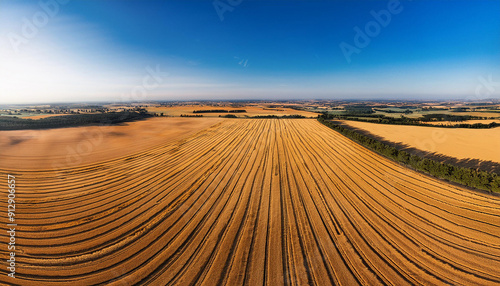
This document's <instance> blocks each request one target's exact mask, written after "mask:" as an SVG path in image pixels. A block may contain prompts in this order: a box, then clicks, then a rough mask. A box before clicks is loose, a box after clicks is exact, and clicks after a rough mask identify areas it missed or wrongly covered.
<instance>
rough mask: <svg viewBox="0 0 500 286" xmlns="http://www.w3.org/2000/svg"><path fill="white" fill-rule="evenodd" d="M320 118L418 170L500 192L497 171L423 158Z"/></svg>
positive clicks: (368, 145)
mask: <svg viewBox="0 0 500 286" xmlns="http://www.w3.org/2000/svg"><path fill="white" fill-rule="evenodd" d="M318 120H319V122H321V123H323V124H324V125H326V126H328V127H330V128H332V129H333V130H336V131H338V132H340V133H341V134H343V135H345V136H346V137H348V138H351V139H352V140H354V141H356V142H358V143H360V144H362V145H364V146H366V147H368V148H370V149H372V150H373V151H375V152H377V153H380V154H382V155H384V156H386V157H389V158H391V159H392V160H394V161H396V162H399V163H402V164H404V165H406V166H409V167H412V168H414V169H416V170H419V171H422V172H425V173H427V174H430V175H432V176H435V177H438V178H441V179H446V180H448V181H451V182H455V183H459V184H462V185H465V186H468V187H472V188H476V189H481V190H486V191H489V192H500V176H499V175H497V174H496V173H489V172H484V171H478V170H475V169H471V168H464V167H459V166H455V165H451V164H447V163H441V162H438V161H435V160H432V159H428V158H423V157H420V156H417V155H414V154H410V153H408V152H406V151H403V150H399V149H397V148H396V147H393V146H390V145H388V144H385V143H383V142H380V141H378V140H375V139H373V138H370V137H368V136H366V135H364V134H361V133H358V132H356V131H354V130H350V129H347V128H344V127H342V126H340V125H338V124H335V123H332V122H330V121H327V120H326V119H325V118H324V117H320V118H318Z"/></svg>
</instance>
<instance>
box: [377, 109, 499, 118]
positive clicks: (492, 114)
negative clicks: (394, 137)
mask: <svg viewBox="0 0 500 286" xmlns="http://www.w3.org/2000/svg"><path fill="white" fill-rule="evenodd" d="M374 114H380V115H385V116H389V117H401V114H403V113H386V112H381V111H376V112H375V113H374ZM425 114H450V115H461V116H464V115H469V116H480V117H495V118H497V117H498V118H500V113H498V112H480V111H474V112H451V111H449V110H432V111H414V112H413V113H410V114H403V115H404V116H406V117H410V118H418V117H421V116H423V115H425Z"/></svg>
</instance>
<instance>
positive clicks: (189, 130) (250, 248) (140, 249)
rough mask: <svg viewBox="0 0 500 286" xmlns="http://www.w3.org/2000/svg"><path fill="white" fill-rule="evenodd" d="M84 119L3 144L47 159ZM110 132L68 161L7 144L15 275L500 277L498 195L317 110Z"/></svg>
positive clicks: (129, 281) (214, 281)
mask: <svg viewBox="0 0 500 286" xmlns="http://www.w3.org/2000/svg"><path fill="white" fill-rule="evenodd" d="M377 126H378V125H377ZM388 127H389V128H395V127H397V126H388ZM85 128H86V127H82V128H77V129H72V130H70V129H58V131H60V130H61V131H63V132H68V133H67V134H65V133H63V132H61V133H50V132H49V131H51V130H42V131H39V132H40V133H39V134H29V133H28V134H25V133H20V134H18V136H21V135H23V134H24V135H25V136H35V137H36V138H40V139H34V138H24V139H25V140H27V141H22V142H17V143H16V142H15V139H16V137H15V136H10V137H9V138H11V140H12V139H13V140H14V141H7V143H9V142H10V144H7V145H8V146H10V147H11V148H14V147H15V146H19V147H22V148H24V149H23V150H29V148H39V149H38V151H37V152H38V153H37V154H38V156H43V155H45V156H47V157H49V158H48V160H51V159H50V158H51V156H53V155H56V154H63V153H64V151H59V150H58V151H50V150H51V148H52V149H54V148H55V149H61V150H64V149H65V148H66V146H68V144H69V145H70V146H72V145H73V144H76V142H78V140H80V141H81V140H82V139H84V138H86V137H85V132H86V131H85V130H86V129H85ZM411 128H414V127H411ZM430 129H432V128H430ZM172 130H176V131H175V132H174V131H172ZM440 130H441V129H440ZM89 131H90V130H89ZM7 132H16V131H7ZM47 132H48V133H47ZM103 132H108V133H105V134H106V136H105V138H108V139H104V140H110V141H104V142H106V144H102V145H107V146H103V147H100V148H101V149H99V152H98V154H99V156H104V157H92V164H89V165H85V166H76V167H69V168H67V169H65V170H63V172H62V173H61V172H58V171H56V170H51V169H47V170H39V169H36V168H35V169H36V170H31V171H28V170H23V171H16V170H14V169H16V168H14V167H15V166H20V165H25V166H29V165H30V164H32V163H31V162H33V161H32V158H31V157H30V156H21V157H18V158H17V163H16V161H11V162H7V163H6V162H5V161H4V160H3V159H2V165H1V166H0V177H2V178H7V174H12V175H15V176H16V196H17V195H18V196H19V200H18V201H16V203H17V207H16V222H17V223H18V224H19V227H18V230H17V232H16V251H17V253H16V256H15V257H16V263H17V265H16V266H17V267H16V280H15V285H44V286H52V285H65V286H66V285H75V286H76V285H136V284H140V285H263V284H267V285H442V284H451V285H494V284H499V283H500V272H499V271H498V269H499V265H500V236H498V234H499V233H500V201H499V200H498V197H493V196H490V195H487V194H482V193H478V192H473V191H469V190H467V189H464V188H461V187H456V186H452V185H450V184H448V183H445V182H443V181H440V180H437V179H434V178H431V177H428V176H425V175H423V174H421V173H417V172H414V171H411V170H409V169H407V168H404V167H402V166H401V165H399V164H396V163H394V162H393V161H391V160H388V159H386V158H384V157H381V156H379V155H377V154H376V153H374V152H371V151H369V150H367V149H366V148H364V147H361V146H360V145H358V144H356V143H354V142H353V141H351V140H349V139H347V138H345V137H344V136H342V135H340V134H339V133H337V132H335V131H333V130H331V129H329V128H328V127H326V126H324V125H321V124H320V123H319V122H318V121H316V120H313V119H294V120H288V119H227V120H219V119H217V118H193V119H189V118H187V119H186V118H154V119H149V120H145V121H140V122H133V123H129V124H127V125H124V126H116V127H113V129H108V130H105V131H104V130H103ZM172 132H173V133H172ZM8 134H15V133H2V134H0V135H1V136H0V138H5V137H6V136H7V135H8ZM450 136H451V135H450ZM115 137H116V140H114V139H113V140H111V139H109V138H115ZM54 138H56V139H54ZM57 138H60V139H59V141H60V142H59V141H58V140H57ZM450 138H451V137H450ZM42 139H43V140H42ZM33 140H34V141H33ZM31 141H33V142H31ZM30 142H31V143H30ZM133 142H134V143H140V144H151V145H150V146H147V145H145V146H143V147H147V148H143V149H134V148H136V147H133V146H135V145H133V144H132V145H130V144H131V143H133ZM143 142H144V143H143ZM13 143H15V144H13ZM3 144H4V145H2V147H3V146H5V142H4V143H3ZM108 145H109V146H108ZM129 146H132V149H129ZM0 150H2V152H4V151H3V150H4V149H3V148H1V149H0ZM134 150H135V151H137V152H132V151H134ZM16 152H17V151H16ZM44 152H48V153H44ZM50 152H56V153H55V154H51V153H50ZM57 152H63V153H57ZM8 153H9V152H8ZM33 154H34V153H33ZM27 155H28V154H27ZM111 155H112V156H111ZM90 156H93V155H90ZM105 156H111V157H114V158H112V159H109V160H106V161H102V160H105V159H106V157H105ZM108 158H110V157H108ZM34 162H36V161H34ZM16 164H20V165H16ZM61 176H63V179H61ZM3 181H4V183H3V185H2V187H3V188H7V184H6V180H3ZM0 208H2V209H4V210H5V209H7V200H6V199H3V200H0ZM6 223H7V216H6V215H4V216H0V229H1V232H2V233H3V235H2V236H3V239H4V240H5V241H6V239H7V235H6V231H7V227H8V226H7V225H6ZM6 250H7V247H6V245H5V247H2V248H0V254H1V258H2V259H3V260H4V261H5V260H6V259H7V256H8V254H7V251H6ZM0 272H1V275H0V283H4V284H5V283H9V282H11V281H12V280H7V279H10V278H9V277H7V275H6V274H7V269H6V267H3V268H2V269H1V270H0Z"/></svg>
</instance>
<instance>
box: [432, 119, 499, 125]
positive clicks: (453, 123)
mask: <svg viewBox="0 0 500 286" xmlns="http://www.w3.org/2000/svg"><path fill="white" fill-rule="evenodd" d="M492 122H495V123H500V119H484V120H482V119H478V120H464V121H428V122H425V124H431V125H441V124H442V125H459V124H477V123H480V124H490V123H492Z"/></svg>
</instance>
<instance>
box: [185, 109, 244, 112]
mask: <svg viewBox="0 0 500 286" xmlns="http://www.w3.org/2000/svg"><path fill="white" fill-rule="evenodd" d="M245 112H247V111H246V110H244V109H235V110H225V109H206V110H194V111H193V113H245Z"/></svg>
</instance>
